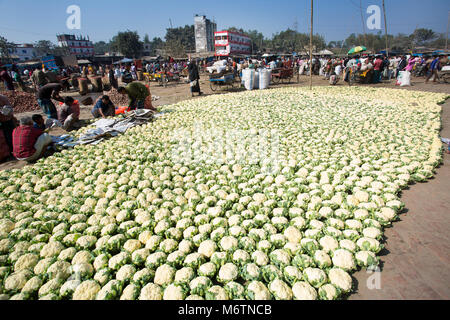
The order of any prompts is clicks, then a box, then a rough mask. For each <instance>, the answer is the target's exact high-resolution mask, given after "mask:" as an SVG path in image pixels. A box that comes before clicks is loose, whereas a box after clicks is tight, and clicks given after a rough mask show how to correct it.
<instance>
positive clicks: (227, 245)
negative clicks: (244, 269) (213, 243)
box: [220, 236, 238, 251]
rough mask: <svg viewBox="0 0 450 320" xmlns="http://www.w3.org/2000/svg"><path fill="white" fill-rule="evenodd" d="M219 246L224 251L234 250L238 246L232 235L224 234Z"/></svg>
mask: <svg viewBox="0 0 450 320" xmlns="http://www.w3.org/2000/svg"><path fill="white" fill-rule="evenodd" d="M220 247H221V248H222V250H224V251H234V250H236V248H237V247H238V240H237V239H236V238H235V237H232V236H225V237H223V238H222V239H221V240H220Z"/></svg>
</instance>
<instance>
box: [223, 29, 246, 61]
mask: <svg viewBox="0 0 450 320" xmlns="http://www.w3.org/2000/svg"><path fill="white" fill-rule="evenodd" d="M214 44H215V48H216V50H215V51H216V56H230V55H231V56H232V55H249V54H251V53H252V40H251V39H250V38H249V37H247V36H245V35H243V34H240V33H237V32H232V31H218V32H215V33H214Z"/></svg>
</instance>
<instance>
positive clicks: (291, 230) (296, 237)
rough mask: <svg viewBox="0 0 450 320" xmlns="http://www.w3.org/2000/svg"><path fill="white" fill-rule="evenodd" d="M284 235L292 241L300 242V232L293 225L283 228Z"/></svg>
mask: <svg viewBox="0 0 450 320" xmlns="http://www.w3.org/2000/svg"><path fill="white" fill-rule="evenodd" d="M284 236H285V237H286V239H287V240H288V241H289V242H292V243H300V240H302V233H301V232H300V230H298V229H297V228H296V227H293V226H290V227H287V228H286V230H284Z"/></svg>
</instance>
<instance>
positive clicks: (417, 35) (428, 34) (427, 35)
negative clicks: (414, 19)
mask: <svg viewBox="0 0 450 320" xmlns="http://www.w3.org/2000/svg"><path fill="white" fill-rule="evenodd" d="M413 36H414V40H415V41H414V42H415V43H416V44H417V45H419V46H424V45H426V44H427V43H428V42H430V41H432V40H434V39H436V38H437V37H438V35H437V34H436V33H435V32H434V31H433V30H431V29H424V28H420V29H416V30H415V31H414V33H413Z"/></svg>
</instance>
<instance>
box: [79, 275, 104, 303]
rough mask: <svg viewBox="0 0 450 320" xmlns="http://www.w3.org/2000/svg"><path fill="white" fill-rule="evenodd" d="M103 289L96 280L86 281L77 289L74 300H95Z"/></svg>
mask: <svg viewBox="0 0 450 320" xmlns="http://www.w3.org/2000/svg"><path fill="white" fill-rule="evenodd" d="M100 289H101V287H100V286H99V284H98V283H97V281H94V280H86V281H83V282H82V283H80V285H79V286H77V287H76V289H75V291H74V293H73V300H95V297H96V296H97V293H98V292H99V291H100Z"/></svg>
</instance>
